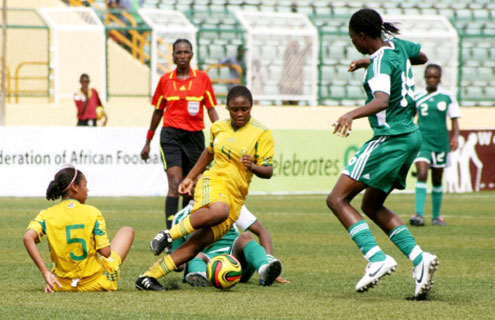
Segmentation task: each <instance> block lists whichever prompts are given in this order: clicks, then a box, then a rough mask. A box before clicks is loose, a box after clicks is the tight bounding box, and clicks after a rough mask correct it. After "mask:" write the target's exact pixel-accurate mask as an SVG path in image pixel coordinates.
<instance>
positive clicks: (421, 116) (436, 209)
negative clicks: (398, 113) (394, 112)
mask: <svg viewBox="0 0 495 320" xmlns="http://www.w3.org/2000/svg"><path fill="white" fill-rule="evenodd" d="M441 78H442V67H440V66H439V65H437V64H429V65H427V66H426V69H425V80H426V90H423V91H421V92H420V93H418V94H417V95H416V108H417V111H418V126H419V131H421V137H422V138H423V141H422V143H421V150H420V153H419V155H418V157H417V158H416V160H415V161H414V162H415V163H416V169H417V178H418V181H417V182H416V214H415V215H414V216H412V217H411V219H410V220H409V223H411V225H413V226H424V224H425V218H424V216H425V202H426V180H427V179H428V169H430V168H431V180H432V184H433V188H432V190H431V198H432V213H433V217H432V220H431V224H432V225H435V226H445V225H446V224H445V220H444V219H443V217H442V216H441V215H440V208H441V206H442V196H443V186H442V176H443V169H444V168H445V167H446V166H448V165H449V157H448V155H449V152H450V150H452V151H455V150H456V149H457V147H458V139H459V122H458V121H457V119H458V118H460V116H461V112H460V109H459V105H458V104H457V100H456V99H455V97H454V96H453V95H452V94H451V93H450V92H448V91H446V90H444V89H442V88H441V87H439V84H440V80H441ZM447 117H449V118H450V119H451V121H452V137H451V138H450V143H449V131H448V129H447V123H446V119H447Z"/></svg>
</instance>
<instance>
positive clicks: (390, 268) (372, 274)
mask: <svg viewBox="0 0 495 320" xmlns="http://www.w3.org/2000/svg"><path fill="white" fill-rule="evenodd" d="M396 268H397V262H395V260H394V258H392V257H391V256H387V257H386V258H385V260H383V261H378V262H370V263H368V265H367V266H366V269H365V273H364V276H363V277H362V278H361V280H359V282H358V283H357V284H356V291H357V292H365V291H367V290H368V289H370V288H373V287H374V286H376V285H377V283H378V281H379V280H380V278H382V277H383V276H386V275H390V274H392V272H394V271H395V269H396Z"/></svg>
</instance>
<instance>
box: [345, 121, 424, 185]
mask: <svg viewBox="0 0 495 320" xmlns="http://www.w3.org/2000/svg"><path fill="white" fill-rule="evenodd" d="M420 146H421V134H420V133H419V130H415V131H413V132H410V133H406V134H401V135H396V136H375V137H373V138H371V139H370V140H368V141H367V142H366V143H365V144H364V145H363V146H362V147H361V148H360V149H359V150H358V152H356V154H355V155H354V157H352V158H351V160H349V163H348V164H347V166H346V167H345V169H344V171H343V172H342V173H343V174H345V175H347V176H349V177H350V178H351V179H353V180H356V181H359V182H362V183H364V184H365V185H367V186H370V187H372V188H375V189H379V190H382V191H383V192H385V193H389V192H390V190H392V189H405V188H406V178H407V172H408V171H409V168H410V167H411V164H412V163H413V162H414V159H416V156H417V155H418V152H419V148H420Z"/></svg>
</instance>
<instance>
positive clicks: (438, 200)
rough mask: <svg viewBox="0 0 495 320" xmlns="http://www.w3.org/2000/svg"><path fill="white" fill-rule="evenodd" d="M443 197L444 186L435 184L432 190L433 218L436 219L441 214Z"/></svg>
mask: <svg viewBox="0 0 495 320" xmlns="http://www.w3.org/2000/svg"><path fill="white" fill-rule="evenodd" d="M442 197H443V187H442V186H441V185H440V186H433V189H432V190H431V199H432V202H433V203H432V212H433V219H436V218H438V217H439V216H440V208H441V207H442Z"/></svg>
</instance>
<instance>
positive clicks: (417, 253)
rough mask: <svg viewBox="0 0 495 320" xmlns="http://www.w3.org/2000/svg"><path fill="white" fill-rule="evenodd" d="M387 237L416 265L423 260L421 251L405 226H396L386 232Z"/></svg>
mask: <svg viewBox="0 0 495 320" xmlns="http://www.w3.org/2000/svg"><path fill="white" fill-rule="evenodd" d="M388 237H389V239H390V240H391V241H392V242H393V243H394V244H395V245H396V246H397V247H398V248H399V250H400V251H402V253H403V254H405V255H406V257H408V258H409V260H411V261H412V263H413V265H414V266H415V267H416V266H417V265H418V264H420V263H421V260H423V251H422V250H421V248H420V247H419V246H418V244H417V243H416V240H414V237H413V236H412V235H411V233H410V232H409V229H407V227H406V226H404V225H402V226H398V227H396V228H394V229H392V231H390V233H389V234H388Z"/></svg>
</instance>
